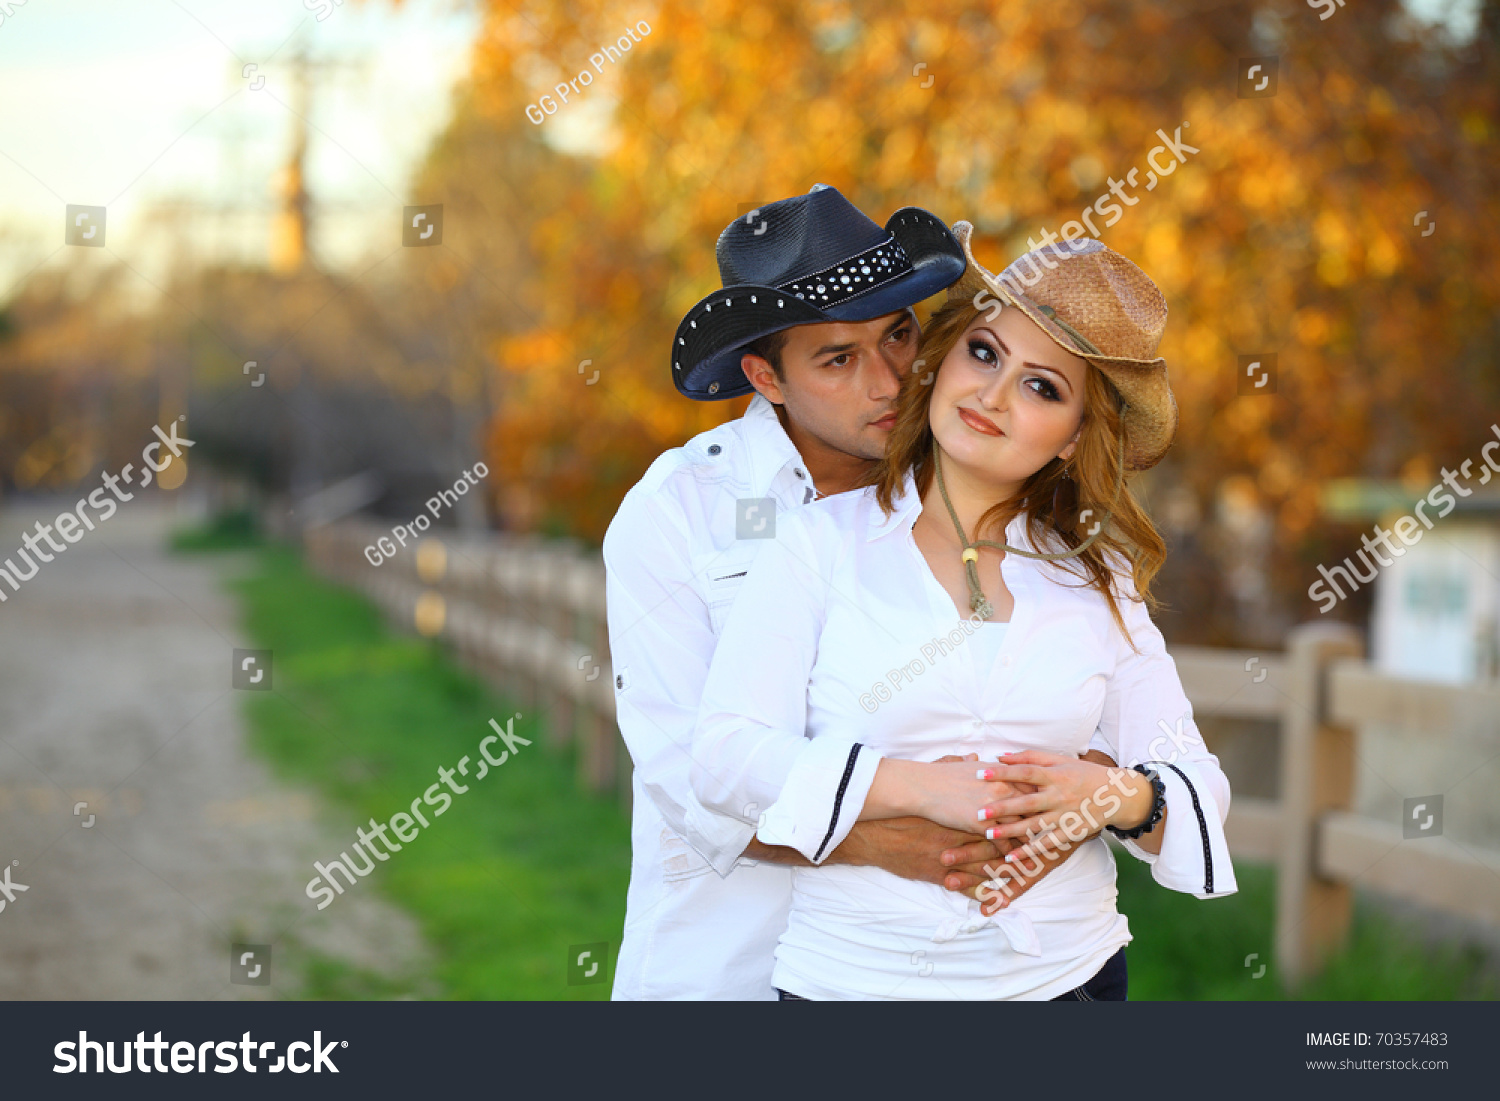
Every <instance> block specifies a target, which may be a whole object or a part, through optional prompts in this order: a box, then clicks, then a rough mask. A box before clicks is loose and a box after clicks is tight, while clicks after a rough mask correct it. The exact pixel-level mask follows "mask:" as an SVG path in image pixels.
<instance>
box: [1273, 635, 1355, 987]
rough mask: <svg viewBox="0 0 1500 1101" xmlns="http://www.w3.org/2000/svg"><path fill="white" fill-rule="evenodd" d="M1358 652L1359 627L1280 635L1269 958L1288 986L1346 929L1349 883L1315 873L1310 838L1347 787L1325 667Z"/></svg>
mask: <svg viewBox="0 0 1500 1101" xmlns="http://www.w3.org/2000/svg"><path fill="white" fill-rule="evenodd" d="M1363 654H1364V644H1363V641H1362V639H1361V636H1360V634H1359V632H1357V631H1356V630H1354V628H1352V627H1350V626H1348V625H1347V624H1342V623H1311V624H1303V625H1301V626H1299V627H1294V628H1293V629H1292V630H1291V631H1290V632H1289V633H1288V635H1287V679H1288V684H1287V686H1286V696H1287V700H1286V702H1285V704H1284V707H1283V711H1282V720H1281V852H1280V854H1279V856H1280V859H1279V861H1278V864H1277V875H1276V963H1277V967H1278V969H1279V970H1280V972H1281V976H1282V978H1283V979H1284V980H1285V982H1286V983H1287V985H1288V986H1296V985H1298V984H1299V983H1301V982H1302V981H1303V979H1305V978H1307V977H1308V976H1310V975H1312V974H1313V973H1314V972H1316V971H1317V969H1318V968H1319V967H1320V966H1321V964H1322V962H1323V959H1324V958H1325V957H1326V955H1327V954H1328V952H1329V951H1330V950H1331V949H1335V948H1337V947H1339V946H1340V945H1341V944H1342V943H1343V941H1344V939H1345V937H1346V936H1347V935H1348V931H1349V918H1350V913H1351V899H1352V895H1351V892H1350V889H1349V885H1348V884H1347V883H1338V882H1334V881H1332V880H1329V879H1325V878H1323V877H1322V876H1320V875H1319V874H1318V865H1317V860H1318V852H1317V844H1318V828H1319V822H1320V820H1321V819H1322V817H1323V814H1324V813H1325V812H1327V811H1330V810H1346V809H1347V808H1348V807H1349V801H1350V797H1351V795H1352V793H1353V787H1354V731H1353V730H1351V729H1349V728H1348V727H1340V726H1334V725H1333V724H1331V723H1330V722H1328V721H1327V716H1328V713H1329V712H1328V691H1327V682H1328V667H1329V664H1330V663H1331V662H1332V661H1333V659H1335V658H1343V657H1362V656H1363Z"/></svg>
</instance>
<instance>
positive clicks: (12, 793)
mask: <svg viewBox="0 0 1500 1101" xmlns="http://www.w3.org/2000/svg"><path fill="white" fill-rule="evenodd" d="M72 504H73V501H72V500H71V499H69V500H66V501H58V502H56V504H55V505H54V504H53V503H52V502H34V501H29V502H25V503H21V504H13V505H12V506H11V507H10V508H8V509H6V510H5V511H4V512H3V513H0V559H3V558H6V557H9V558H12V559H15V560H16V563H17V565H19V566H21V567H22V568H23V569H24V563H23V562H22V561H21V560H20V558H19V556H17V554H16V550H17V548H18V547H20V546H21V534H22V532H23V531H28V530H31V525H32V523H33V522H34V521H35V520H37V519H43V520H44V521H50V520H51V519H52V518H54V517H55V516H56V515H57V514H58V512H60V511H61V510H62V509H65V508H70V507H72ZM172 524H173V520H172V517H171V515H170V510H169V507H168V506H165V505H163V504H161V503H159V502H158V501H155V500H153V499H151V498H145V497H141V496H138V497H137V498H136V499H135V500H134V501H130V502H127V503H125V504H123V505H122V506H121V509H120V511H119V512H118V513H117V514H116V515H114V516H113V517H112V518H111V519H109V520H108V521H107V522H105V523H104V524H102V525H100V526H99V528H98V530H96V531H93V532H85V533H84V534H83V537H82V539H81V540H80V541H79V542H78V543H76V544H73V545H71V546H69V547H68V548H67V549H66V551H65V552H64V553H62V554H59V555H56V556H55V560H54V561H52V562H50V563H47V564H44V565H42V566H41V568H40V571H39V572H38V574H37V576H36V577H34V578H32V579H31V580H29V581H26V582H24V583H22V585H21V588H20V591H19V592H14V593H13V592H11V589H10V586H9V585H8V584H6V583H5V582H4V580H3V579H0V591H3V592H4V594H5V595H6V597H7V599H6V600H5V602H4V603H0V903H4V904H5V905H4V908H3V910H0V999H16V998H85V999H97V998H106V999H126V998H187V999H219V998H223V999H261V998H271V997H289V996H296V993H297V991H298V989H299V988H300V985H301V969H302V965H303V963H304V962H305V959H306V956H307V954H308V950H309V949H311V950H313V951H316V952H317V953H319V954H321V955H324V956H332V957H335V958H338V959H340V960H343V961H346V962H347V963H349V964H351V965H353V966H357V967H360V968H364V969H367V970H370V971H375V972H379V973H381V974H384V975H389V976H397V975H401V974H407V973H414V972H415V971H417V970H418V969H420V966H421V963H422V960H423V957H424V949H423V947H422V944H421V941H420V938H419V936H418V933H417V930H416V927H415V924H414V923H413V922H412V921H411V920H410V919H409V918H408V917H407V916H406V915H404V914H403V913H401V912H399V911H397V910H395V909H394V908H393V907H391V906H390V905H388V904H386V903H384V902H383V901H381V899H380V898H379V896H378V895H377V893H376V891H375V890H374V889H373V885H371V888H370V889H366V890H363V891H358V892H353V891H351V892H349V893H347V894H345V895H344V897H343V898H341V899H340V901H339V905H338V906H336V907H330V908H329V909H328V910H327V911H326V912H324V913H318V912H317V911H316V910H315V909H314V906H313V904H312V903H311V902H309V900H308V899H307V897H306V896H305V895H304V894H303V886H304V884H306V882H307V880H308V879H309V878H311V873H310V870H309V869H310V866H311V863H312V861H313V860H314V859H325V860H326V859H327V857H328V856H329V854H331V853H336V852H337V851H338V850H339V848H340V847H341V846H345V845H347V842H348V838H349V837H350V836H351V835H352V833H353V826H354V823H353V822H352V821H351V822H349V823H347V824H344V823H340V822H339V821H337V819H336V818H334V817H332V816H330V815H329V814H327V813H326V812H324V811H322V810H321V809H320V808H319V805H318V803H317V801H316V799H315V798H314V797H313V795H312V794H311V793H309V792H306V791H297V790H294V789H291V788H288V787H286V786H285V785H282V784H279V783H277V782H274V781H273V780H272V779H271V777H270V774H269V772H268V770H267V769H266V767H265V766H264V765H262V764H261V763H260V762H259V761H257V760H255V759H254V758H253V757H252V756H251V755H250V754H249V753H248V752H247V749H246V747H245V744H244V724H243V721H242V719H241V717H240V711H239V706H240V703H241V699H240V696H239V693H238V692H237V691H233V690H231V688H230V665H231V651H232V650H233V649H234V648H235V647H247V646H248V645H249V644H248V643H247V642H246V641H245V640H244V639H243V638H241V637H240V636H239V635H238V633H237V631H236V629H235V612H234V607H233V604H232V602H231V600H230V598H229V597H227V596H226V595H225V594H224V592H223V590H222V588H221V582H220V578H221V576H222V575H223V573H224V571H226V570H234V569H243V568H245V565H246V560H245V559H243V558H238V557H232V556H225V555H205V556H187V557H183V556H173V555H169V554H168V553H167V551H166V550H165V546H164V538H165V535H166V532H167V531H168V529H169V528H170V527H171V526H172ZM43 547H44V549H45V544H43ZM0 565H3V561H0ZM79 803H86V804H87V806H86V807H78V808H77V813H76V814H75V813H74V811H75V804H79ZM91 816H92V825H89V824H88V823H89V821H90V817H91ZM7 872H8V875H9V882H10V883H11V884H24V885H25V886H26V888H27V889H26V890H25V891H20V890H18V889H16V888H15V887H12V888H11V891H10V894H11V895H12V896H13V900H11V901H8V900H7V898H6V893H5V891H4V886H3V885H4V883H5V876H6V875H7ZM235 942H243V943H250V944H267V943H269V944H271V945H272V959H271V965H270V969H269V975H270V980H271V981H270V985H268V986H260V985H241V984H236V983H231V981H230V978H231V958H230V957H231V954H232V953H231V946H232V944H234V943H235ZM253 966H254V961H251V962H250V963H249V964H248V965H247V967H246V971H245V972H244V973H242V977H243V975H247V974H248V971H249V969H250V968H251V967H253ZM265 974H266V972H262V977H264V975H265Z"/></svg>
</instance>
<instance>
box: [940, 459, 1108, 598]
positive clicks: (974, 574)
mask: <svg viewBox="0 0 1500 1101" xmlns="http://www.w3.org/2000/svg"><path fill="white" fill-rule="evenodd" d="M932 462H933V465H934V466H935V467H936V468H937V484H938V492H939V493H941V494H942V496H943V504H945V505H947V506H948V515H949V516H950V517H951V518H952V520H953V527H954V530H956V531H957V532H958V541H959V542H960V543H962V544H963V560H964V575H965V576H966V577H967V578H968V581H969V609H970V610H971V611H973V612H975V613H977V614H978V615H979V618H981V619H989V618H990V616H991V615H992V614H994V611H995V606H994V605H993V604H991V603H990V602H989V598H987V597H986V596H985V595H984V590H983V589H982V588H981V587H980V585H979V565H978V563H979V548H980V547H993V548H994V549H996V550H1002V551H1005V552H1006V553H1008V554H1019V555H1020V556H1021V557H1022V558H1037V559H1040V560H1042V561H1044V562H1056V561H1058V560H1060V559H1063V558H1073V557H1075V556H1076V555H1080V554H1082V553H1083V552H1084V551H1086V550H1088V549H1089V547H1091V546H1092V545H1093V543H1094V540H1095V539H1098V538H1099V535H1100V533H1101V532H1103V531H1104V529H1105V528H1106V527H1107V526H1108V525H1109V521H1110V517H1111V516H1112V515H1113V509H1114V507H1115V505H1116V504H1118V503H1119V500H1120V491H1121V490H1122V489H1123V488H1124V487H1125V436H1124V435H1123V434H1121V436H1120V472H1119V475H1118V477H1117V478H1116V480H1115V496H1114V499H1113V500H1112V501H1110V503H1109V508H1108V509H1106V510H1105V513H1104V519H1102V520H1100V521H1099V526H1098V527H1096V528H1095V529H1094V530H1093V532H1092V533H1091V534H1090V535H1089V537H1088V538H1087V539H1085V540H1084V541H1083V542H1082V543H1080V544H1078V546H1076V547H1074V548H1073V549H1072V550H1070V551H1061V552H1059V553H1056V554H1041V553H1038V552H1036V551H1027V550H1022V549H1021V548H1020V547H1013V546H1011V545H1010V544H1009V543H996V542H993V541H992V540H989V539H976V540H974V542H972V543H971V542H969V537H968V536H967V535H965V534H964V526H963V524H962V523H961V522H960V521H959V519H958V512H957V510H955V509H954V507H953V502H952V501H951V500H949V498H948V486H947V485H946V484H945V483H944V482H943V461H942V451H941V449H940V448H939V447H938V446H937V445H936V443H934V444H933V450H932Z"/></svg>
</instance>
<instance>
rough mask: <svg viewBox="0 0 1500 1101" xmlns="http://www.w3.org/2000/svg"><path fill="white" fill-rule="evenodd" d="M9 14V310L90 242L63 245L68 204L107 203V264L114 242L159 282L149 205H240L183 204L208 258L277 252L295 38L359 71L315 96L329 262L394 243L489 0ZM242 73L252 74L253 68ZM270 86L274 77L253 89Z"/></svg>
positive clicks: (5, 144)
mask: <svg viewBox="0 0 1500 1101" xmlns="http://www.w3.org/2000/svg"><path fill="white" fill-rule="evenodd" d="M9 6H10V11H11V14H9V15H5V14H3V13H4V11H5V10H6V5H4V4H0V103H4V104H5V105H6V107H7V109H6V110H5V111H0V302H3V301H5V300H6V299H8V298H10V297H11V296H12V295H13V293H14V292H15V290H16V289H17V287H18V286H19V285H20V284H21V282H22V281H23V280H24V279H25V278H26V277H27V274H28V273H29V271H30V270H31V269H32V268H34V267H35V266H36V265H37V264H38V263H40V264H41V265H42V266H43V268H45V266H46V265H59V264H65V263H68V262H70V261H74V260H75V259H76V254H78V253H81V252H83V251H84V250H82V249H78V248H65V247H64V245H63V229H64V223H65V221H66V218H65V211H66V206H67V205H68V204H79V205H90V206H105V207H106V208H107V228H106V234H107V240H106V246H107V251H106V250H99V254H100V255H99V256H98V257H97V259H99V260H103V259H104V258H105V257H107V256H108V255H109V253H114V254H116V255H118V256H119V257H121V258H122V259H124V260H125V261H126V262H129V263H131V264H132V265H133V266H137V267H138V268H139V269H140V270H141V271H142V272H143V273H144V274H146V275H148V276H157V275H160V274H161V272H162V270H163V268H164V266H165V264H166V259H167V257H166V250H165V247H164V236H163V234H162V233H161V230H160V226H159V224H158V223H156V222H154V221H152V220H150V219H147V218H145V217H143V214H145V213H146V211H147V210H148V209H150V208H152V207H153V206H156V207H159V206H160V205H161V204H163V203H171V202H177V203H186V204H191V205H193V206H198V207H218V208H228V209H223V210H221V212H220V213H219V214H218V215H217V216H215V217H209V216H205V215H204V214H203V213H201V212H200V213H198V214H196V215H194V214H189V213H186V212H182V213H180V214H177V215H174V217H180V218H182V219H183V220H184V222H185V224H184V225H180V226H179V227H177V228H181V229H186V230H187V234H186V237H187V239H188V240H189V241H190V243H191V245H192V247H193V248H194V249H195V251H197V250H199V249H201V250H202V252H203V253H205V254H220V255H222V254H223V253H225V252H231V253H232V252H237V251H238V252H241V253H244V254H246V255H247V258H250V259H254V260H259V261H262V262H263V261H264V258H265V248H266V228H265V227H266V223H265V220H264V219H265V214H266V212H268V211H270V210H271V209H273V208H274V205H275V197H274V192H273V185H274V183H275V180H276V178H277V173H278V171H279V170H280V168H281V167H282V165H283V164H284V163H285V161H286V154H287V150H288V149H289V147H290V143H291V140H292V133H293V123H294V121H295V119H294V115H293V113H292V108H293V107H294V106H295V103H296V97H295V94H294V92H293V86H292V81H291V73H290V70H289V68H288V67H287V66H286V65H285V64H284V62H286V60H287V59H288V58H289V57H290V56H291V55H292V54H293V53H294V52H295V50H296V49H297V47H298V45H299V43H303V44H305V46H306V49H307V52H308V53H309V54H311V55H313V56H315V57H335V58H339V59H343V60H345V61H347V62H350V63H351V64H347V65H344V66H343V67H342V68H341V69H340V70H339V71H338V73H337V75H336V76H334V77H330V78H329V79H327V80H325V81H323V82H321V83H320V85H319V90H318V91H317V92H316V93H315V98H314V102H313V104H312V107H311V110H310V112H309V118H310V121H311V122H312V124H313V126H314V127H315V129H314V131H313V133H312V137H311V142H310V146H309V156H308V188H309V191H310V192H311V193H312V194H313V196H314V198H315V200H316V201H318V202H319V203H320V204H324V207H325V209H323V210H321V211H320V215H321V216H320V217H319V219H318V222H317V233H318V236H317V237H315V240H314V245H315V247H317V249H318V253H319V259H320V260H321V261H322V262H324V263H327V264H330V265H334V266H338V265H341V264H349V263H353V262H355V261H356V260H357V258H358V257H359V256H361V255H366V254H368V253H370V252H371V251H373V249H372V238H373V237H374V236H375V235H376V234H378V233H380V232H381V230H382V229H383V228H384V227H385V223H386V222H389V223H390V227H391V229H390V234H387V236H390V235H391V234H394V233H395V232H396V229H395V227H397V226H398V225H399V221H398V219H399V216H400V209H399V208H400V207H401V206H403V205H406V204H414V203H417V202H420V201H422V198H421V197H419V196H413V195H411V194H410V193H409V190H408V187H409V182H410V178H411V176H412V174H413V172H414V170H415V169H416V167H417V166H418V165H419V164H420V161H421V158H422V157H423V155H424V154H425V152H426V149H427V147H428V145H429V143H430V142H431V141H432V140H433V139H434V138H435V137H436V136H437V135H438V134H439V133H440V132H441V130H442V128H443V127H444V125H445V124H446V122H447V119H448V114H449V108H450V93H451V91H452V89H453V86H454V84H455V83H456V82H457V81H458V80H460V79H461V78H462V77H463V75H464V74H465V72H466V69H467V63H468V55H469V49H470V46H471V44H472V42H473V40H474V37H475V35H476V33H477V31H478V27H479V17H478V13H477V11H476V6H475V5H473V4H468V3H463V2H461V0H407V2H406V4H404V5H403V6H402V7H401V8H400V9H399V10H397V9H396V8H394V7H393V6H392V5H391V4H390V3H389V0H363V2H359V3H356V2H355V0H342V2H340V3H337V4H335V3H334V2H333V0H328V2H327V3H322V4H320V2H319V0H11V4H10V5H9ZM320 7H322V8H324V9H325V10H326V11H327V13H328V14H327V16H326V18H324V19H322V20H319V19H318V18H317V15H318V10H319V8H320ZM309 9H311V10H309ZM246 65H255V66H256V68H255V69H254V70H250V71H249V72H248V75H245V73H246V70H245V66H246ZM257 77H263V78H264V84H263V85H262V86H261V87H260V88H259V89H252V85H253V84H254V82H255V80H256V79H257ZM235 208H238V209H239V210H241V211H242V213H240V214H238V215H236V214H234V213H233V210H234V209H235ZM257 212H258V213H257ZM183 236H184V235H183V234H177V235H175V237H176V239H177V240H178V241H179V242H180V241H181V240H182V239H183ZM90 251H92V250H90ZM69 254H74V255H73V256H70V255H69ZM88 259H96V258H95V257H89V258H88Z"/></svg>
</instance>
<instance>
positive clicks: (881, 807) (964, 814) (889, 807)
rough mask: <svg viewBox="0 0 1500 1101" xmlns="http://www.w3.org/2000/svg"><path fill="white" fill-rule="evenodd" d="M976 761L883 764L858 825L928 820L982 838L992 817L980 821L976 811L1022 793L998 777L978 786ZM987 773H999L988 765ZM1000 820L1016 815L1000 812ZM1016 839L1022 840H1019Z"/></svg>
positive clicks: (1019, 787) (888, 761) (885, 761)
mask: <svg viewBox="0 0 1500 1101" xmlns="http://www.w3.org/2000/svg"><path fill="white" fill-rule="evenodd" d="M978 763H981V762H976V761H954V760H943V761H930V762H922V761H903V760H900V759H898V758H894V757H886V758H883V759H882V760H881V762H880V765H879V767H878V768H877V769H876V771H875V781H874V783H873V784H871V785H870V794H869V795H868V796H867V797H866V799H865V807H864V811H863V812H862V813H861V814H860V818H861V820H868V819H872V818H875V819H878V818H904V817H907V816H912V817H916V818H926V819H927V820H928V821H931V822H936V823H937V824H938V825H940V826H947V827H948V828H949V829H954V830H963V831H964V832H965V833H974V834H978V833H983V832H984V829H985V824H986V822H989V823H990V824H991V825H993V824H994V821H997V820H999V821H1003V819H996V818H995V816H994V815H991V816H989V817H987V818H980V816H979V808H980V807H983V806H985V805H986V804H994V805H998V804H996V803H995V800H996V799H997V798H999V799H1001V800H1002V801H1003V800H1005V799H1006V798H1010V797H1014V796H1018V795H1020V794H1021V793H1022V792H1024V791H1026V790H1027V788H1026V787H1025V786H1024V785H1020V784H1014V783H1011V782H1010V781H1008V780H1006V779H1004V778H1001V777H997V778H995V779H993V780H981V779H979V778H978V776H977V772H978V771H979V770H978V769H976V768H975V765H976V764H978ZM988 767H989V768H992V769H993V768H998V767H999V766H998V765H990V766H988ZM999 813H1000V814H1001V815H1006V814H1011V813H1014V812H1010V811H1001V812H999ZM1018 836H1024V834H1022V835H1018Z"/></svg>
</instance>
